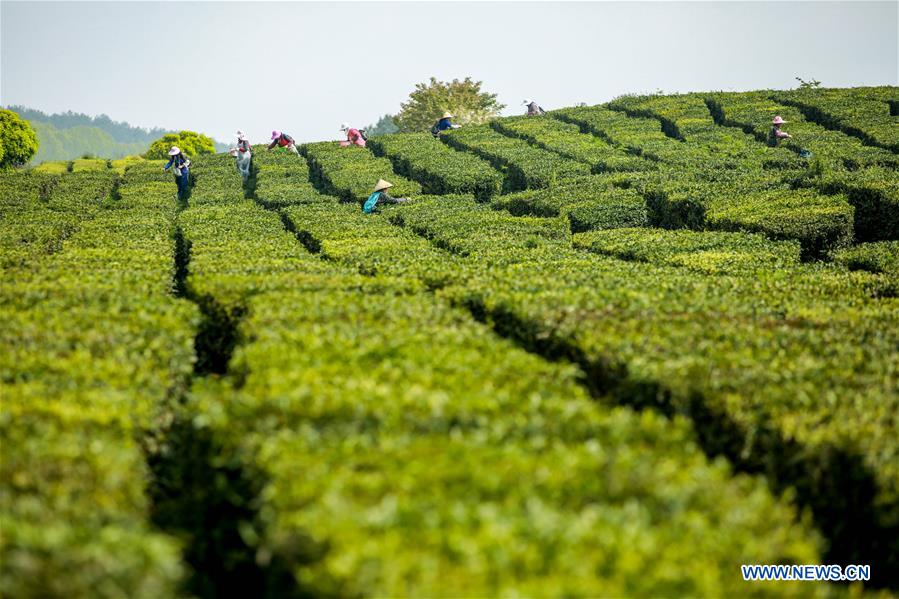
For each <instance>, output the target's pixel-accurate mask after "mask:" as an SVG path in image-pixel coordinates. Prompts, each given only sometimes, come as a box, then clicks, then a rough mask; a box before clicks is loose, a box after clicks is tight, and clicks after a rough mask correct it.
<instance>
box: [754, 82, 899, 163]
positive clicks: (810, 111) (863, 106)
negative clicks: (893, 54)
mask: <svg viewBox="0 0 899 599" xmlns="http://www.w3.org/2000/svg"><path fill="white" fill-rule="evenodd" d="M771 97H772V98H773V99H774V100H775V101H777V102H781V103H783V104H788V105H791V106H795V107H797V108H799V109H800V110H802V112H803V114H804V115H805V116H806V118H808V119H809V120H812V121H814V122H816V123H819V124H820V125H823V126H824V127H827V128H828V129H835V130H837V131H842V132H843V133H846V134H847V135H853V136H855V137H858V138H860V139H861V140H862V141H864V142H865V143H866V144H869V145H876V146H880V147H882V148H886V149H888V150H891V151H892V152H899V125H897V124H896V116H895V112H894V111H895V108H893V106H895V105H896V104H899V88H897V87H886V86H885V87H874V88H870V87H867V88H866V87H860V88H850V89H798V90H792V91H782V92H773V93H772V94H771ZM891 103H892V106H891Z"/></svg>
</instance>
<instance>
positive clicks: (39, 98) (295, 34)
mask: <svg viewBox="0 0 899 599" xmlns="http://www.w3.org/2000/svg"><path fill="white" fill-rule="evenodd" d="M897 7H899V2H897V1H896V0H893V1H885V2H862V1H844V2H839V1H826V2H815V1H805V2H731V1H717V2H678V1H673V2H672V1H668V2H490V3H488V2H362V3H359V2H327V3H324V2H187V1H180V2H11V1H8V0H2V1H0V104H2V105H4V106H6V105H11V104H21V105H26V106H28V107H31V108H36V109H39V110H43V111H45V112H61V111H66V110H72V111H75V112H84V113H87V114H91V115H96V114H100V113H105V114H107V115H109V116H110V117H111V118H113V119H114V120H122V121H127V122H129V123H130V124H132V125H139V126H143V127H164V128H167V129H191V130H195V131H201V132H203V133H206V134H209V135H212V136H214V137H216V138H217V139H219V140H222V141H233V133H234V131H235V130H236V129H243V130H244V131H247V132H248V133H249V136H250V139H251V140H252V141H254V142H257V141H264V140H267V139H268V137H269V134H270V132H271V130H272V129H281V130H284V131H286V132H287V133H290V134H291V135H293V137H295V138H296V139H297V140H298V141H311V140H326V139H337V138H339V137H340V136H341V134H340V132H339V131H338V129H339V125H340V123H341V122H344V121H347V122H349V123H350V124H351V125H354V126H364V125H368V124H371V123H373V122H375V121H377V119H378V118H379V117H380V116H381V115H384V114H387V113H395V112H397V111H398V110H399V107H400V103H401V102H403V101H404V100H405V99H406V98H407V97H408V94H409V92H411V91H412V90H413V89H414V86H415V84H416V83H418V82H423V81H426V80H428V79H429V78H430V77H432V76H433V77H437V78H438V79H441V80H450V79H453V78H460V79H461V78H464V77H466V76H471V77H473V78H474V79H476V80H480V81H483V82H484V85H483V88H484V89H485V90H487V91H490V92H492V93H497V94H498V95H499V98H498V99H499V101H500V102H502V103H503V104H506V105H507V108H506V109H505V110H504V111H503V112H504V114H516V113H519V112H522V111H523V108H522V107H521V102H522V100H523V99H524V98H533V99H535V100H537V101H538V102H539V103H540V104H541V105H542V106H543V107H544V108H547V109H550V108H555V107H560V106H568V105H574V104H577V103H579V102H586V103H588V104H597V103H600V102H604V101H607V100H610V99H612V98H614V97H616V96H619V95H622V94H627V93H641V92H655V91H658V90H663V91H665V92H686V91H702V90H749V89H759V88H774V89H789V88H792V87H795V86H796V84H797V82H796V81H795V79H794V78H795V77H797V76H799V77H802V78H804V79H810V78H815V79H818V80H820V81H821V82H822V83H823V84H824V85H826V86H833V87H844V86H858V85H887V84H889V85H897V84H899V72H897V71H899V66H897V65H899V59H897V54H899V36H897V30H899V12H897Z"/></svg>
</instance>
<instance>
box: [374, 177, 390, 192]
mask: <svg viewBox="0 0 899 599" xmlns="http://www.w3.org/2000/svg"><path fill="white" fill-rule="evenodd" d="M388 187H393V183H388V182H387V181H385V180H384V179H378V182H377V183H375V191H383V190H385V189H387V188H388Z"/></svg>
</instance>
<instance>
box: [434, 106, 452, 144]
mask: <svg viewBox="0 0 899 599" xmlns="http://www.w3.org/2000/svg"><path fill="white" fill-rule="evenodd" d="M454 116H455V115H453V113H452V112H450V111H449V110H447V111H446V112H444V113H443V116H442V117H440V120H439V121H437V122H436V123H435V124H434V126H433V127H431V134H432V135H433V136H434V137H437V136H438V135H440V134H441V133H443V132H444V131H446V130H447V129H458V128H459V125H454V124H453V118H454Z"/></svg>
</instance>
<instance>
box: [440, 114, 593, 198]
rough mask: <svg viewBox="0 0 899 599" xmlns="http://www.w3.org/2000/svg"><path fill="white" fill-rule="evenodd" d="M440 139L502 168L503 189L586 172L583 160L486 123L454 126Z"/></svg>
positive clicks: (544, 184)
mask: <svg viewBox="0 0 899 599" xmlns="http://www.w3.org/2000/svg"><path fill="white" fill-rule="evenodd" d="M441 139H442V140H443V141H444V142H445V143H447V144H448V145H450V146H451V147H453V148H456V149H458V150H464V151H469V152H473V153H475V154H477V155H478V156H480V157H481V158H483V159H485V160H487V161H489V162H490V163H491V164H493V166H494V167H496V168H497V169H499V170H501V171H502V172H504V173H505V176H506V179H505V182H504V183H503V191H504V192H509V191H518V190H522V189H532V188H542V187H551V186H553V185H555V184H557V183H559V182H561V181H564V180H566V179H571V178H574V177H580V176H584V175H589V174H590V166H589V165H587V164H584V163H582V162H576V161H574V160H569V159H567V158H563V157H562V156H560V155H558V154H556V153H555V152H548V151H546V150H543V149H541V148H536V147H534V146H531V145H530V144H528V143H527V142H526V141H524V140H520V139H513V138H510V137H507V136H505V135H502V134H501V133H498V132H497V131H495V130H494V129H492V128H491V127H490V126H489V125H476V126H471V127H463V128H461V129H456V130H454V131H451V132H448V133H446V134H444V135H443V136H442V137H441Z"/></svg>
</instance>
